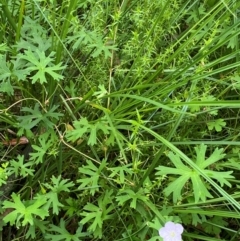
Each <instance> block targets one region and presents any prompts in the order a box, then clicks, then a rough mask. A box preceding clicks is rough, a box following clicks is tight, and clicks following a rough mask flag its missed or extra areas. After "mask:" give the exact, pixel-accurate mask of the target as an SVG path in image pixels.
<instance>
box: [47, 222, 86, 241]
mask: <svg viewBox="0 0 240 241" xmlns="http://www.w3.org/2000/svg"><path fill="white" fill-rule="evenodd" d="M49 231H50V232H53V234H49V233H48V234H47V235H46V239H47V240H52V241H55V240H56V241H61V240H65V241H81V240H85V239H82V238H87V236H89V233H87V232H82V226H81V225H79V228H78V229H77V230H76V233H75V234H71V233H69V232H68V231H67V229H66V228H65V222H64V220H63V219H61V220H60V227H58V226H55V225H50V229H49Z"/></svg>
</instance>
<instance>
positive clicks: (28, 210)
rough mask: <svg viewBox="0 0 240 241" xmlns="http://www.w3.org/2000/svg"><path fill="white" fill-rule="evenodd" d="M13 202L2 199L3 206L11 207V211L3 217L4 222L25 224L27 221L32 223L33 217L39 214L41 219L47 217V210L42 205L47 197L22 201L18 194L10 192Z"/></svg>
mask: <svg viewBox="0 0 240 241" xmlns="http://www.w3.org/2000/svg"><path fill="white" fill-rule="evenodd" d="M12 199H13V202H10V201H4V202H3V208H11V209H13V211H11V212H10V213H9V214H7V216H5V217H4V219H3V220H4V222H6V223H8V222H9V223H10V224H11V225H13V224H15V225H16V227H20V226H26V225H27V224H28V223H29V224H30V225H33V219H34V217H37V216H39V217H40V218H41V219H44V218H45V217H47V216H48V215H49V214H48V211H47V210H44V209H43V208H42V207H43V205H44V204H46V201H47V199H46V198H44V197H41V198H38V199H36V200H34V201H26V202H22V201H21V199H20V195H17V194H15V193H13V194H12Z"/></svg>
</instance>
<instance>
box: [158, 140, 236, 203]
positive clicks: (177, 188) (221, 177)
mask: <svg viewBox="0 0 240 241" xmlns="http://www.w3.org/2000/svg"><path fill="white" fill-rule="evenodd" d="M194 149H195V151H196V161H195V163H196V164H197V165H198V167H199V168H201V169H202V171H203V172H204V173H205V174H206V175H207V176H208V177H209V178H212V179H215V180H217V181H218V182H219V183H220V184H221V186H223V185H227V186H229V187H231V183H230V182H229V181H228V180H227V179H233V178H234V176H232V175H231V173H232V171H229V172H216V171H213V170H209V169H210V168H211V165H212V164H214V163H215V162H217V161H219V160H221V159H222V158H224V156H225V154H223V153H222V152H223V149H218V148H216V149H215V150H214V152H213V153H212V154H211V155H210V157H208V158H207V159H206V156H205V155H206V150H207V146H205V145H204V144H201V145H200V146H199V147H195V148H194ZM168 157H169V158H170V159H171V161H172V163H173V164H174V166H175V168H173V167H165V166H159V167H157V168H156V170H158V171H157V173H156V175H169V174H172V175H180V177H178V178H177V179H176V180H174V181H172V182H171V183H170V184H169V185H168V186H167V187H166V188H165V189H164V192H165V194H166V195H167V196H169V195H170V194H171V193H172V194H173V202H174V203H176V202H177V200H178V199H180V198H181V193H182V190H183V188H184V186H185V184H186V183H187V182H188V181H191V183H192V189H193V192H194V193H193V194H194V198H195V202H198V201H199V200H202V201H206V199H207V198H212V197H213V196H212V195H211V193H210V192H209V191H208V189H207V188H206V183H205V181H204V180H203V179H202V177H201V176H200V174H199V173H198V172H196V171H195V170H193V169H191V168H189V167H188V166H186V165H184V164H183V163H182V161H181V159H180V157H179V156H178V155H177V154H174V153H173V152H170V153H169V154H168ZM207 167H209V169H206V168H207Z"/></svg>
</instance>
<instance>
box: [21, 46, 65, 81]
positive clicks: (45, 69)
mask: <svg viewBox="0 0 240 241" xmlns="http://www.w3.org/2000/svg"><path fill="white" fill-rule="evenodd" d="M54 55H55V53H54V52H51V53H50V54H49V56H46V55H45V52H43V51H39V50H38V49H37V50H36V52H33V51H32V50H31V49H30V48H29V49H28V50H26V51H24V54H19V55H18V58H20V59H24V60H26V61H27V64H26V66H27V68H26V69H27V70H28V71H30V72H33V73H35V72H36V73H35V74H33V75H32V76H31V77H30V78H31V79H32V83H33V84H34V83H36V82H37V81H39V82H40V83H41V84H43V83H47V79H46V74H48V75H49V76H51V77H52V78H53V79H54V80H57V81H59V80H61V79H63V76H62V75H60V74H58V73H57V72H56V71H60V70H63V69H65V67H66V66H62V64H61V63H58V64H57V65H55V64H54Z"/></svg>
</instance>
